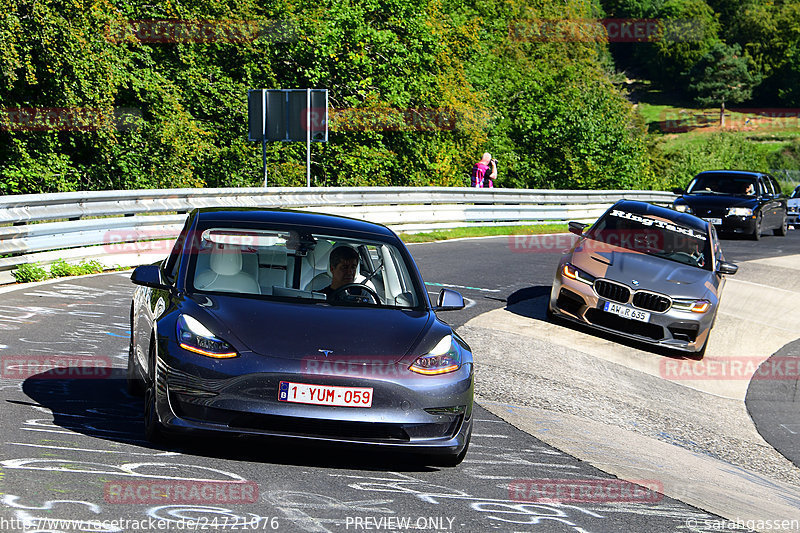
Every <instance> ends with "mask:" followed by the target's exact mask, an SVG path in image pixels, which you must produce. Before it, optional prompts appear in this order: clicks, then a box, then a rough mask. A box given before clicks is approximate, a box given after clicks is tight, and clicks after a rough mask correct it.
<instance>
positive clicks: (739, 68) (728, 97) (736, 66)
mask: <svg viewBox="0 0 800 533" xmlns="http://www.w3.org/2000/svg"><path fill="white" fill-rule="evenodd" d="M689 77H690V79H691V80H692V81H691V84H690V86H689V89H690V90H691V91H693V92H694V93H695V94H696V96H695V100H696V102H697V103H698V104H700V105H702V106H712V105H719V106H720V114H719V122H720V125H722V126H724V125H725V102H733V103H739V102H744V101H746V100H749V99H750V98H751V97H752V94H753V87H755V86H756V85H757V84H758V83H759V81H760V79H759V76H758V74H755V73H753V72H751V66H750V63H749V61H748V58H747V57H745V56H743V55H742V50H741V48H740V47H739V45H736V44H734V45H733V46H728V45H726V44H723V43H718V44H717V45H715V46H714V47H713V48H712V49H711V50H710V51H709V52H708V54H706V55H705V56H703V58H702V59H701V60H700V61H698V62H697V64H695V66H694V67H693V68H692V70H691V72H690V73H689Z"/></svg>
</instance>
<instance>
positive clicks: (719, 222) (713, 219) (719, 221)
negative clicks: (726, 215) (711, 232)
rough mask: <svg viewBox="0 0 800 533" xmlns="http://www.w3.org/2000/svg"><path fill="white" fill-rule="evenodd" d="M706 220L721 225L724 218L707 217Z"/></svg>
mask: <svg viewBox="0 0 800 533" xmlns="http://www.w3.org/2000/svg"><path fill="white" fill-rule="evenodd" d="M705 220H706V221H707V222H708V223H709V224H714V225H715V226H721V225H722V219H721V218H707V219H705Z"/></svg>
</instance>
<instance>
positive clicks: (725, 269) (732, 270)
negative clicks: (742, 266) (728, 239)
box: [717, 261, 739, 276]
mask: <svg viewBox="0 0 800 533" xmlns="http://www.w3.org/2000/svg"><path fill="white" fill-rule="evenodd" d="M738 270H739V265H734V264H733V263H729V262H727V261H720V262H719V266H717V272H719V273H720V274H727V275H729V276H732V275H734V274H736V272H737V271H738Z"/></svg>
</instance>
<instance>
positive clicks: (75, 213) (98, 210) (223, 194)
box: [0, 187, 675, 271]
mask: <svg viewBox="0 0 800 533" xmlns="http://www.w3.org/2000/svg"><path fill="white" fill-rule="evenodd" d="M620 198H626V199H630V200H642V201H646V202H653V203H657V204H667V203H671V202H672V200H673V198H675V196H674V195H673V194H671V193H666V192H657V191H555V190H538V189H473V188H467V187H447V188H445V187H342V188H294V187H292V188H267V189H265V188H225V189H164V190H135V191H87V192H75V193H55V194H33V195H16V196H3V197H0V271H4V270H10V269H13V268H14V267H16V266H19V265H20V264H23V263H31V262H41V263H44V264H46V263H49V262H52V261H54V260H56V259H67V260H69V259H97V260H100V261H101V262H104V263H106V264H108V265H113V264H123V265H126V266H129V265H132V264H137V262H141V261H139V258H140V256H141V254H144V253H148V252H150V253H161V255H162V256H163V255H166V253H167V251H168V249H169V247H170V245H171V242H170V241H171V240H172V239H174V238H175V237H176V236H177V235H178V233H179V231H180V229H181V227H182V226H183V222H184V220H185V218H186V213H187V212H188V211H190V210H192V209H194V208H198V207H261V208H287V209H299V210H307V211H316V212H321V213H330V214H336V215H343V216H349V217H353V218H359V219H363V220H369V221H371V222H378V223H381V224H385V225H387V226H389V227H391V228H392V229H393V230H395V231H400V232H402V231H406V232H409V231H425V230H433V229H445V228H454V227H465V226H487V225H494V226H499V225H523V224H542V223H559V222H565V221H567V220H593V219H595V218H597V217H598V216H599V215H600V214H602V212H603V211H604V210H605V209H606V208H607V207H608V206H609V205H610V204H612V203H613V202H615V201H616V200H619V199H620Z"/></svg>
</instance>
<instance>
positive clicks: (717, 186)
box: [686, 173, 758, 196]
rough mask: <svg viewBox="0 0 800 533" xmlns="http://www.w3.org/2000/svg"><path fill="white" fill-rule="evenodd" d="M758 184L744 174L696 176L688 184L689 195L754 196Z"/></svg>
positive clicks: (751, 177) (753, 178) (752, 177)
mask: <svg viewBox="0 0 800 533" xmlns="http://www.w3.org/2000/svg"><path fill="white" fill-rule="evenodd" d="M757 191H758V183H757V180H756V179H755V177H754V176H748V175H746V174H718V173H709V174H698V175H697V176H695V178H694V179H693V180H692V182H691V183H690V184H689V187H688V188H687V189H686V192H687V193H689V194H732V195H736V196H755V195H756V192H757Z"/></svg>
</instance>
